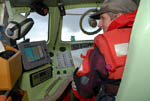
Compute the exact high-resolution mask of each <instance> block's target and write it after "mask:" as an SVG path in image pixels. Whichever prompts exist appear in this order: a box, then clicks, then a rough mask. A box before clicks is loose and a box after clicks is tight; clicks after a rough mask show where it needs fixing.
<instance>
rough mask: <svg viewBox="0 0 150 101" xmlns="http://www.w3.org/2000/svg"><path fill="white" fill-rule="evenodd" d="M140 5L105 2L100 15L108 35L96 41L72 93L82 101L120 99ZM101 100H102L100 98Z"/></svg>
mask: <svg viewBox="0 0 150 101" xmlns="http://www.w3.org/2000/svg"><path fill="white" fill-rule="evenodd" d="M136 9H137V5H136V4H135V2H133V1H132V0H105V1H104V2H103V4H102V5H101V8H100V10H99V11H98V12H96V13H95V14H93V15H91V16H90V17H91V18H93V19H100V21H99V24H98V27H100V28H102V29H103V31H104V33H103V34H99V35H98V36H96V37H95V38H94V47H93V48H92V49H89V50H88V52H87V54H86V56H84V57H83V58H84V60H83V62H82V64H81V66H80V67H79V68H78V69H76V70H75V72H74V81H73V83H72V91H73V94H74V95H75V97H77V98H78V99H80V101H94V100H95V99H97V98H99V99H102V98H104V97H106V96H111V99H112V100H111V101H113V99H114V98H113V97H114V96H116V94H117V91H118V88H119V84H120V81H121V78H122V75H123V70H124V67H125V62H126V57H127V50H128V44H129V40H130V34H131V30H132V26H133V23H134V19H135V16H136V12H137V10H136ZM97 96H98V97H97Z"/></svg>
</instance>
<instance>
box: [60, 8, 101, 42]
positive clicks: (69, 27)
mask: <svg viewBox="0 0 150 101" xmlns="http://www.w3.org/2000/svg"><path fill="white" fill-rule="evenodd" d="M89 9H91V8H77V9H71V10H66V15H65V16H64V17H63V27H62V36H61V40H62V41H71V38H74V39H75V41H80V40H93V39H94V37H95V36H97V34H99V33H100V32H98V33H97V34H94V35H86V34H85V33H83V32H82V31H81V30H80V25H79V23H80V18H81V16H82V14H84V12H86V11H87V10H89ZM97 23H98V21H97ZM83 25H84V26H83V28H84V29H86V31H90V32H92V31H95V29H98V27H96V28H95V29H94V28H91V27H90V26H89V24H88V16H86V17H85V18H84V20H83Z"/></svg>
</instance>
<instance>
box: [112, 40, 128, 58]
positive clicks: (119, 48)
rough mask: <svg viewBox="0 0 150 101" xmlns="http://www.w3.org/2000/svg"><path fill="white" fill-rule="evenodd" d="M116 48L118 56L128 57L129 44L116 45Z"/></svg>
mask: <svg viewBox="0 0 150 101" xmlns="http://www.w3.org/2000/svg"><path fill="white" fill-rule="evenodd" d="M114 47H115V51H116V54H117V56H123V55H127V51H128V43H122V44H115V45H114Z"/></svg>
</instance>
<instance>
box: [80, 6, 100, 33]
mask: <svg viewBox="0 0 150 101" xmlns="http://www.w3.org/2000/svg"><path fill="white" fill-rule="evenodd" d="M97 11H98V10H97V9H90V10H87V11H86V12H85V13H84V14H83V15H82V16H81V18H80V29H81V30H82V32H83V33H85V34H87V35H94V34H96V33H98V32H99V31H101V28H98V29H96V30H95V31H92V32H88V31H86V30H85V29H84V28H83V26H82V24H83V19H84V18H85V16H87V15H89V13H91V12H93V13H94V12H97ZM89 25H90V26H91V27H92V28H95V27H96V26H97V22H96V20H95V19H92V18H89Z"/></svg>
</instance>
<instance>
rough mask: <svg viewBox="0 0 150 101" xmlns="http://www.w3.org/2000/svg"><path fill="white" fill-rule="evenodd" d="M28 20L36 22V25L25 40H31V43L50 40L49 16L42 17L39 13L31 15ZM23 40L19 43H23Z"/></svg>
mask: <svg viewBox="0 0 150 101" xmlns="http://www.w3.org/2000/svg"><path fill="white" fill-rule="evenodd" d="M28 18H32V19H33V20H34V25H33V27H32V28H31V30H30V31H29V32H28V34H27V35H26V36H25V38H26V39H27V38H30V41H40V40H46V41H47V40H48V15H47V16H41V15H39V14H37V13H31V14H30V15H29V16H28ZM22 40H23V39H21V40H19V41H17V42H21V41H22Z"/></svg>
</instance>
